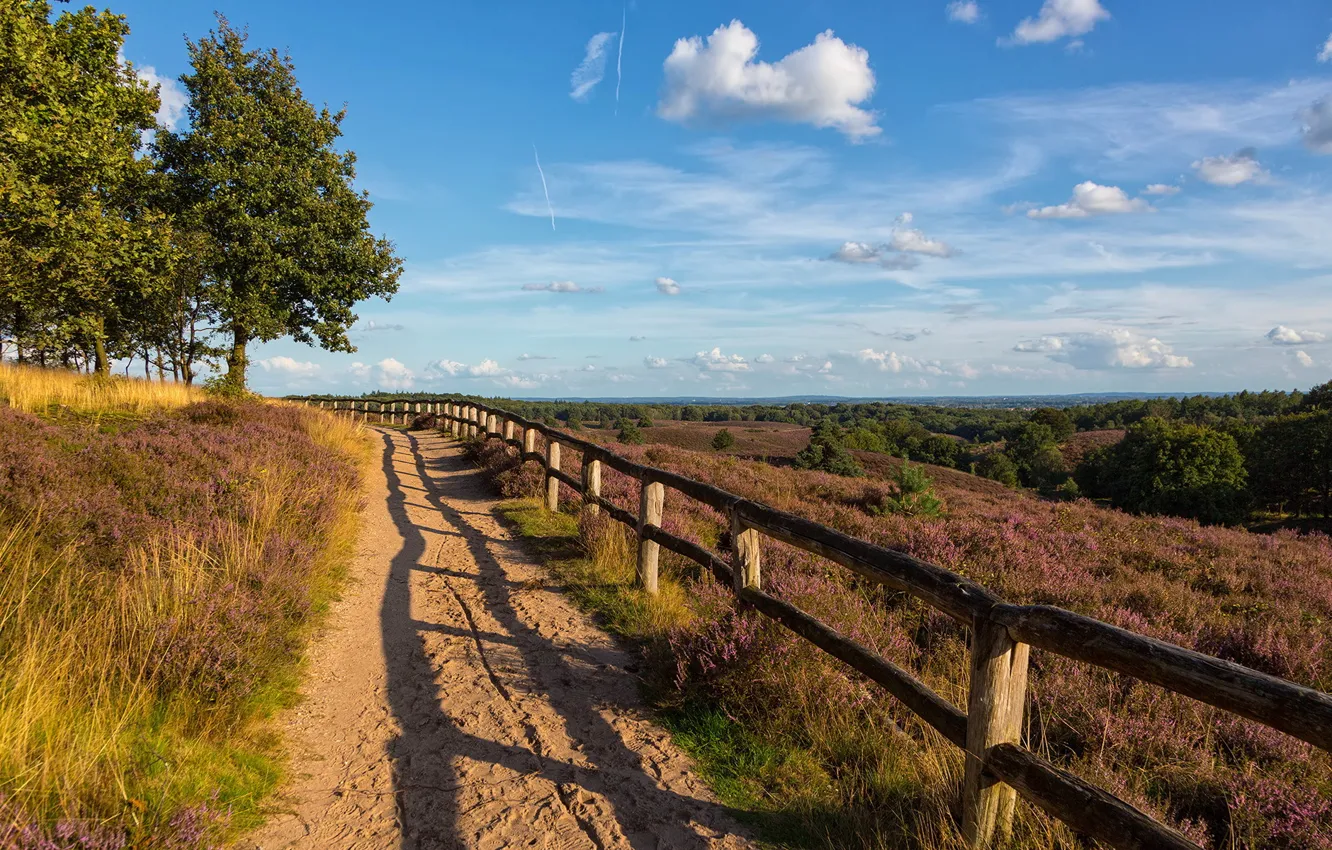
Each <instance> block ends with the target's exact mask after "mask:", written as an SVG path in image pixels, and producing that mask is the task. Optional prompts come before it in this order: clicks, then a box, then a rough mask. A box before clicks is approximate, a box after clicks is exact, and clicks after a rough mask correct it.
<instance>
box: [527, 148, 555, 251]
mask: <svg viewBox="0 0 1332 850" xmlns="http://www.w3.org/2000/svg"><path fill="white" fill-rule="evenodd" d="M532 156H534V157H536V164H537V174H540V175H541V191H543V192H545V193H546V209H548V210H550V229H551V230H554V229H555V208H554V207H553V206H551V205H550V189H548V188H546V172H544V171H542V170H541V155H540V154H538V153H537V149H536V145H532Z"/></svg>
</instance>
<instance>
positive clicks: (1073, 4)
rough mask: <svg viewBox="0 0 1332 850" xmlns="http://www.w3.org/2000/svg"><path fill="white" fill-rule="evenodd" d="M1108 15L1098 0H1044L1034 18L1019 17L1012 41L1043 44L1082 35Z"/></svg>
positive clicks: (1107, 17)
mask: <svg viewBox="0 0 1332 850" xmlns="http://www.w3.org/2000/svg"><path fill="white" fill-rule="evenodd" d="M1109 18H1110V13H1109V12H1107V11H1106V10H1105V7H1103V6H1102V5H1101V3H1100V0H1045V3H1044V5H1042V6H1041V11H1040V13H1039V14H1038V15H1037V16H1036V17H1035V18H1023V19H1022V21H1021V22H1020V23H1019V24H1018V25H1017V29H1015V30H1013V35H1012V37H1011V39H1010V41H1011V42H1012V43H1014V44H1046V43H1049V42H1051V41H1058V40H1059V39H1061V38H1065V37H1071V36H1079V35H1085V34H1086V33H1089V32H1091V31H1092V28H1093V27H1095V26H1096V25H1097V24H1098V23H1100V22H1101V21H1104V20H1108V19H1109Z"/></svg>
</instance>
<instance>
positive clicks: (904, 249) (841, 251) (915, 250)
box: [827, 212, 953, 269]
mask: <svg viewBox="0 0 1332 850" xmlns="http://www.w3.org/2000/svg"><path fill="white" fill-rule="evenodd" d="M912 221H913V216H912V215H911V213H909V212H907V213H902V214H901V215H900V216H898V217H897V219H896V220H895V221H894V222H893V231H892V234H891V235H890V236H889V238H888V241H887V242H885V243H882V244H878V245H872V244H870V243H869V242H843V243H842V246H841V247H840V248H838V249H837V250H836V251H833V252H832V254H830V255H829V256H828V257H827V259H829V260H836V261H837V262H839V263H852V264H858V263H878V264H879V265H881V266H883V267H884V268H886V269H913V268H915V267H916V266H918V265H920V261H919V260H917V259H916V258H915V257H912V256H908V255H909V254H925V255H927V256H931V257H951V256H952V255H953V249H952V247H951V246H949V245H948V243H946V242H941V241H939V240H937V239H931V238H930V237H928V236H926V235H925V233H924V232H923V231H920V230H915V229H912V228H909V227H906V226H905V225H908V224H911V222H912Z"/></svg>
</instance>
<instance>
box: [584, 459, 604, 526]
mask: <svg viewBox="0 0 1332 850" xmlns="http://www.w3.org/2000/svg"><path fill="white" fill-rule="evenodd" d="M600 497H601V461H599V460H597V459H595V458H590V457H588V456H587V452H583V505H584V508H585V509H586V510H587V512H588V513H590V514H592V515H593V516H596V515H597V514H598V513H600V512H601V505H598V504H597V499H598V498H600Z"/></svg>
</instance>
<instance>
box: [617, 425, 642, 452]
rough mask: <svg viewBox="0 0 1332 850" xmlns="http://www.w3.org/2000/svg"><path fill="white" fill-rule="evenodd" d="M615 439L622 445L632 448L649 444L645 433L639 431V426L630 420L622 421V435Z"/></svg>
mask: <svg viewBox="0 0 1332 850" xmlns="http://www.w3.org/2000/svg"><path fill="white" fill-rule="evenodd" d="M615 439H616V440H618V441H619V442H621V443H624V444H626V445H631V446H641V445H643V444H644V443H646V442H647V438H646V437H644V436H643V432H642V431H640V430H638V426H637V425H635V424H634V423H632V422H630V421H629V420H628V419H621V420H620V433H619V434H617V435H615Z"/></svg>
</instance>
